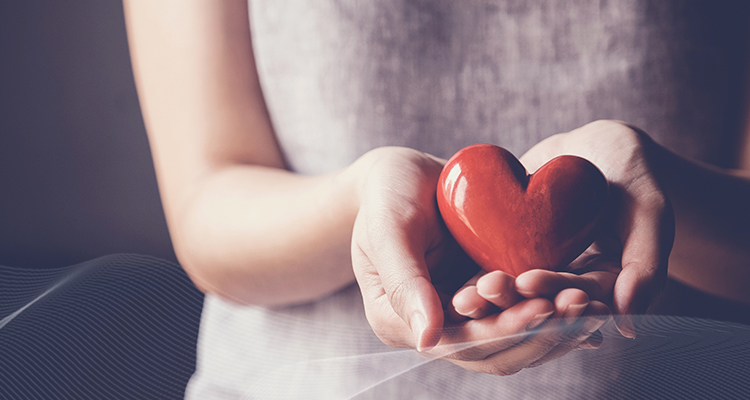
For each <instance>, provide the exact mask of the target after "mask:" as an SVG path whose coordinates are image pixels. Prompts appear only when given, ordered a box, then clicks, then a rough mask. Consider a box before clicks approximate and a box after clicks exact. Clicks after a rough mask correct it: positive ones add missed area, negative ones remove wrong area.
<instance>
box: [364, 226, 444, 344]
mask: <svg viewBox="0 0 750 400" xmlns="http://www.w3.org/2000/svg"><path fill="white" fill-rule="evenodd" d="M383 228H384V229H382V232H388V233H389V234H386V235H378V236H379V239H378V240H371V241H370V243H371V244H374V242H377V244H376V245H375V246H374V247H376V249H375V250H376V251H372V252H371V254H370V255H368V257H369V258H370V262H371V263H372V265H373V267H374V268H375V270H376V271H377V274H378V275H379V276H380V280H381V283H382V285H383V290H384V291H385V294H386V295H387V296H388V299H389V302H390V305H391V307H392V308H393V311H394V312H395V313H396V314H397V315H398V316H399V317H401V319H402V320H403V321H404V322H406V324H407V325H408V326H409V328H410V329H411V331H412V334H413V337H414V343H415V346H416V348H417V350H418V351H422V350H425V349H428V348H431V347H434V346H435V345H437V343H438V341H439V340H440V333H441V330H442V327H443V322H444V319H443V318H444V316H443V308H442V305H441V302H440V298H439V296H438V293H437V291H436V290H435V287H434V286H433V285H432V282H431V280H430V274H429V271H428V269H427V263H426V261H425V252H426V247H427V246H426V245H423V242H425V241H424V240H420V239H421V238H420V237H419V236H423V235H414V234H410V233H411V232H420V231H421V232H424V231H423V230H421V229H417V230H415V229H404V227H399V226H385V227H383ZM371 239H373V238H372V237H371Z"/></svg>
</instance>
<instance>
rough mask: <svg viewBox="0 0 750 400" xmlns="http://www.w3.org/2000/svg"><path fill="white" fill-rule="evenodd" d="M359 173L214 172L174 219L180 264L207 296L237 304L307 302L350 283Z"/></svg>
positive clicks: (232, 169) (261, 169) (254, 168)
mask: <svg viewBox="0 0 750 400" xmlns="http://www.w3.org/2000/svg"><path fill="white" fill-rule="evenodd" d="M358 168H359V164H356V163H355V165H352V166H350V167H348V168H346V169H343V170H341V171H339V172H335V173H332V174H328V175H324V176H318V177H306V176H300V175H296V174H293V173H290V172H288V171H284V170H280V169H274V168H266V167H257V166H247V165H235V166H230V167H225V168H222V169H219V170H217V171H215V172H214V173H212V174H211V175H209V177H208V178H207V179H206V180H205V181H204V183H203V184H202V186H201V187H200V188H199V189H198V190H197V191H196V192H195V196H194V197H193V198H192V199H190V201H189V202H187V203H186V207H185V209H184V210H183V212H182V213H181V214H180V215H178V216H174V217H173V218H172V221H171V226H170V230H171V232H172V235H173V242H174V244H175V250H176V252H177V254H178V257H179V259H180V262H181V264H182V265H183V267H184V268H185V269H186V270H187V271H188V273H189V274H190V275H191V277H192V278H193V280H194V281H195V283H196V284H197V285H198V286H199V287H200V288H201V289H202V290H204V291H206V292H212V293H217V294H219V295H221V296H222V297H225V298H228V299H230V300H233V301H236V302H239V303H250V304H265V305H273V304H285V303H293V302H301V301H306V300H311V299H314V298H317V297H320V296H322V295H324V294H327V293H330V292H332V291H334V290H336V289H338V288H340V287H342V286H344V285H346V284H348V283H350V282H351V281H352V280H353V279H354V275H353V273H352V271H351V256H350V245H351V233H352V226H353V224H354V219H355V217H356V213H357V211H358V198H357V194H356V187H355V186H356V180H357V174H358Z"/></svg>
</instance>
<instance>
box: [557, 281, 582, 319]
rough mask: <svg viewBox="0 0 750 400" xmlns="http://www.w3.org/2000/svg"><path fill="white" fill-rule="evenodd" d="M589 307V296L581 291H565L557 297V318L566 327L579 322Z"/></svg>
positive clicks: (571, 289)
mask: <svg viewBox="0 0 750 400" xmlns="http://www.w3.org/2000/svg"><path fill="white" fill-rule="evenodd" d="M588 305H589V296H588V295H587V294H586V292H584V291H583V290H580V289H575V288H568V289H563V290H562V291H560V293H558V294H557V296H555V309H556V310H557V311H556V315H555V316H556V317H557V318H559V319H560V322H562V323H563V324H565V325H571V324H572V323H574V322H575V321H577V320H578V317H580V316H581V315H582V314H583V312H584V310H586V307H588Z"/></svg>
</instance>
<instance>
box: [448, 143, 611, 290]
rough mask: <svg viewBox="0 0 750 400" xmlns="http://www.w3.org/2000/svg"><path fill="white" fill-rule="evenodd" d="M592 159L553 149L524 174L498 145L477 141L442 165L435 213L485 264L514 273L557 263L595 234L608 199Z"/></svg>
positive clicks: (489, 268)
mask: <svg viewBox="0 0 750 400" xmlns="http://www.w3.org/2000/svg"><path fill="white" fill-rule="evenodd" d="M607 191H608V185H607V180H606V179H605V178H604V176H603V175H602V173H601V172H600V171H599V169H598V168H596V166H594V165H593V164H591V163H590V162H588V161H586V160H585V159H583V158H580V157H576V156H560V157H557V158H554V159H552V160H551V161H549V162H548V163H546V164H544V165H543V166H542V167H541V168H539V170H537V171H536V172H535V173H534V174H533V175H528V174H527V172H526V169H525V168H524V167H523V165H521V163H520V162H519V161H518V160H517V159H516V158H515V157H514V156H513V155H512V154H511V153H510V152H508V151H507V150H505V149H503V148H502V147H498V146H493V145H489V144H477V145H473V146H469V147H466V148H464V149H462V150H460V151H459V152H458V153H456V154H455V155H454V156H453V157H451V159H450V160H448V162H447V163H446V164H445V167H444V168H443V171H442V173H441V174H440V180H439V183H438V190H437V200H438V206H439V208H440V214H442V216H443V220H445V224H446V225H447V227H448V229H449V230H450V232H451V234H452V235H453V237H454V238H455V239H456V241H458V243H459V244H460V245H461V247H462V248H463V249H464V250H465V251H466V253H467V254H468V255H469V256H470V257H471V258H472V259H473V260H474V261H476V263H477V264H479V265H480V266H481V267H482V268H484V269H485V270H487V271H493V270H501V271H504V272H506V273H508V274H511V275H513V276H518V275H519V274H521V273H523V272H525V271H528V270H530V269H534V268H541V269H548V270H557V269H560V268H564V267H565V266H567V265H568V264H569V263H570V262H571V261H573V260H574V259H575V258H576V257H578V255H580V254H581V253H582V252H583V251H584V250H586V248H587V247H588V246H589V245H591V243H592V242H593V241H594V235H595V233H596V232H595V228H596V225H597V222H598V221H599V218H600V217H601V215H602V214H603V212H604V208H605V202H606V200H607Z"/></svg>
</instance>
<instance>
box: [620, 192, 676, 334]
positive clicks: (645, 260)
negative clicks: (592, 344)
mask: <svg viewBox="0 0 750 400" xmlns="http://www.w3.org/2000/svg"><path fill="white" fill-rule="evenodd" d="M627 209H629V210H631V211H630V214H631V217H630V218H629V219H628V220H627V221H626V223H625V225H624V226H623V228H622V231H623V234H622V236H623V253H622V272H621V273H620V275H619V277H618V278H617V281H616V282H615V287H614V293H613V295H614V297H613V304H614V308H615V309H614V312H615V313H616V314H617V318H615V323H616V326H617V328H618V330H619V331H620V333H622V335H623V336H626V337H629V338H635V326H634V324H633V319H632V316H633V315H639V314H643V313H645V312H646V309H647V308H648V306H649V305H650V304H651V302H652V301H653V299H654V298H655V297H656V295H657V294H659V292H660V291H661V290H662V288H663V287H664V284H665V283H666V279H667V264H668V260H669V253H670V252H671V250H672V243H673V242H674V213H673V211H672V208H671V206H670V204H669V202H668V201H667V200H665V202H664V203H658V204H656V205H653V204H651V205H648V206H642V205H633V206H630V207H627Z"/></svg>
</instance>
